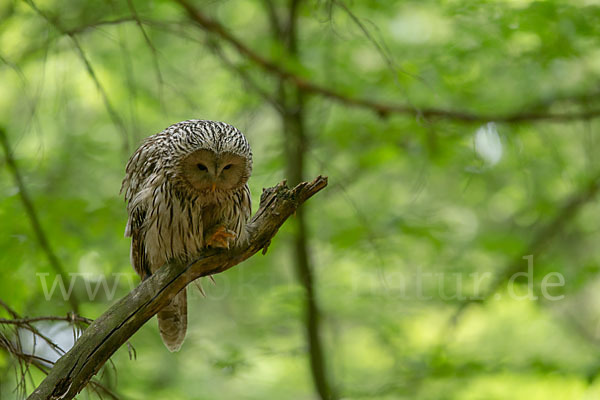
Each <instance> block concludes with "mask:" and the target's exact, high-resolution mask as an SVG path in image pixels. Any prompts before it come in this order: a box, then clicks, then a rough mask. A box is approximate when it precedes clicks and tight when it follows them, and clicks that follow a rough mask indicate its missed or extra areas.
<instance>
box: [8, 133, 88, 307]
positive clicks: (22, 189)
mask: <svg viewBox="0 0 600 400" xmlns="http://www.w3.org/2000/svg"><path fill="white" fill-rule="evenodd" d="M0 145H1V146H2V148H3V150H4V155H5V157H6V164H7V166H8V169H9V170H10V172H11V174H12V175H13V178H14V179H15V183H16V184H17V187H18V188H19V197H20V198H21V203H22V204H23V208H24V209H25V213H26V214H27V216H28V217H29V222H30V223H31V228H32V229H33V232H34V234H35V237H36V239H37V241H38V243H39V245H40V247H41V248H42V251H43V252H44V254H45V255H46V258H47V259H48V262H49V263H50V266H51V267H52V269H54V271H55V272H56V273H57V274H58V275H61V276H62V277H63V278H64V277H66V272H65V268H64V267H63V265H62V263H61V262H60V260H59V259H58V257H57V256H56V253H55V252H54V250H53V249H52V246H51V245H50V241H49V240H48V236H47V235H46V232H45V231H44V228H42V224H41V222H40V219H39V217H38V214H37V211H36V209H35V206H34V205H33V201H32V200H31V197H30V196H29V192H28V190H27V186H25V181H24V180H23V177H22V176H21V171H20V170H19V167H18V166H17V162H16V161H15V159H14V157H13V154H12V149H11V148H10V143H9V141H8V136H7V135H6V132H5V131H4V129H3V128H2V127H0ZM69 304H70V305H71V308H72V309H73V311H74V312H75V313H78V312H79V301H78V300H77V296H75V294H74V293H71V296H69Z"/></svg>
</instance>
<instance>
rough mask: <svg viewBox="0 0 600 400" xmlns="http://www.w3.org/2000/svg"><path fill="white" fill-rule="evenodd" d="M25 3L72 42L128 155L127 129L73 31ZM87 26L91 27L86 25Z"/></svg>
mask: <svg viewBox="0 0 600 400" xmlns="http://www.w3.org/2000/svg"><path fill="white" fill-rule="evenodd" d="M26 2H27V4H28V5H29V6H30V7H31V8H32V9H33V10H34V11H35V12H36V13H37V14H38V15H39V16H40V17H42V18H43V19H44V20H45V21H46V22H47V23H48V24H50V25H51V26H53V27H54V28H55V29H56V30H57V31H58V32H60V33H61V34H63V35H67V36H68V37H69V38H70V39H71V41H72V42H73V45H74V47H75V50H77V55H78V56H79V59H80V60H81V62H82V63H83V65H84V67H85V70H86V72H87V73H88V75H89V77H90V79H91V80H92V81H93V82H94V85H96V89H97V90H98V92H99V93H100V96H101V97H102V102H103V103H104V108H105V109H106V112H107V113H108V115H109V117H110V119H111V120H112V122H113V124H114V125H115V126H116V127H117V128H118V129H119V131H121V136H122V150H123V153H124V154H129V135H128V133H127V128H126V127H125V123H124V122H123V120H122V119H121V117H120V116H119V114H118V113H117V111H116V110H115V108H114V107H113V105H112V103H111V102H110V99H109V97H108V93H107V91H106V89H104V86H103V85H102V83H101V82H100V80H99V79H98V76H97V75H96V72H95V71H94V68H93V67H92V64H91V62H90V60H89V58H88V57H87V55H86V53H85V51H84V50H83V48H82V47H81V44H80V43H79V40H78V39H77V36H76V35H75V33H73V31H74V30H67V29H65V28H63V27H62V25H61V24H60V22H59V21H58V20H57V19H56V18H51V17H50V16H49V15H47V14H46V13H45V12H44V11H42V10H41V9H40V8H39V7H38V6H37V5H36V4H35V3H34V2H33V0H26ZM123 21H125V20H123V19H121V20H115V21H114V23H121V22H123ZM88 26H91V25H88ZM75 30H76V29H75Z"/></svg>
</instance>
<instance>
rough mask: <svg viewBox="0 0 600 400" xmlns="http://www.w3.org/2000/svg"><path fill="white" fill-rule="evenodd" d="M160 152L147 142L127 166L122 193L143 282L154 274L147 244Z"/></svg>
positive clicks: (134, 261) (135, 261)
mask: <svg viewBox="0 0 600 400" xmlns="http://www.w3.org/2000/svg"><path fill="white" fill-rule="evenodd" d="M149 139H150V138H149ZM158 147H159V146H158ZM156 149H157V146H156V144H155V143H152V142H151V141H150V140H146V142H145V143H144V144H142V145H141V146H140V147H139V148H138V150H137V151H136V152H135V153H134V154H133V155H132V156H131V158H130V159H129V162H128V163H127V167H126V168H125V171H126V173H125V178H124V179H123V184H122V185H121V193H125V200H126V201H127V213H128V214H129V218H128V220H127V226H126V227H125V237H131V252H130V260H131V265H132V266H133V269H134V270H135V271H136V272H137V273H138V275H140V277H142V279H146V278H147V277H148V276H150V274H151V268H150V263H149V260H148V256H147V254H146V249H145V244H144V243H145V237H146V224H145V221H146V215H147V211H148V201H147V200H148V198H149V196H148V194H149V191H150V190H149V186H150V185H151V184H152V181H153V175H155V168H156V165H157V161H158V159H159V155H158V154H157V151H156Z"/></svg>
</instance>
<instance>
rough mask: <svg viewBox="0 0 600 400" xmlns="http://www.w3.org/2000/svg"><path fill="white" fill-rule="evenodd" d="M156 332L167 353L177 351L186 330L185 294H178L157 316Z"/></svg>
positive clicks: (182, 292)
mask: <svg viewBox="0 0 600 400" xmlns="http://www.w3.org/2000/svg"><path fill="white" fill-rule="evenodd" d="M157 317H158V330H159V331H160V337H161V338H162V341H163V343H164V344H165V346H167V349H169V351H171V352H173V351H178V350H179V348H180V347H181V345H182V343H183V340H184V339H185V331H186V330H187V293H186V289H183V290H182V291H181V292H179V293H178V294H177V295H176V296H175V297H173V300H171V302H170V303H169V304H167V305H166V306H165V307H164V308H163V309H162V310H160V311H159V312H158V314H157Z"/></svg>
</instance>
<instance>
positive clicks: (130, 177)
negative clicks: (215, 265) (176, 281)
mask: <svg viewBox="0 0 600 400" xmlns="http://www.w3.org/2000/svg"><path fill="white" fill-rule="evenodd" d="M251 172H252V151H251V149H250V145H249V144H248V141H247V140H246V138H245V137H244V135H243V134H242V132H240V131H239V130H237V129H236V128H235V127H233V126H231V125H229V124H226V123H223V122H216V121H203V120H189V121H183V122H179V123H177V124H174V125H171V126H169V127H168V128H166V129H165V130H164V131H162V132H160V133H157V134H155V135H152V136H150V137H148V138H147V139H146V140H145V141H144V142H143V143H142V144H141V145H140V147H139V148H138V149H137V150H136V151H135V152H134V153H133V155H132V156H131V158H130V159H129V162H128V163H127V167H126V174H125V179H124V180H123V185H122V187H121V192H122V193H124V194H125V200H126V202H127V212H128V217H129V218H128V221H127V226H126V228H125V236H126V237H131V254H130V257H131V264H132V266H133V268H134V269H135V271H136V272H137V273H138V274H139V275H140V277H141V278H142V279H146V278H147V277H148V276H150V275H151V274H152V273H154V272H155V271H156V270H157V269H159V268H160V267H162V266H163V265H165V263H167V262H169V261H176V262H190V261H192V260H194V259H196V258H198V256H199V255H200V254H201V253H202V252H203V251H204V250H205V249H206V248H207V247H216V248H227V249H229V248H232V247H235V246H237V245H240V244H242V243H244V241H246V240H247V233H246V223H247V222H248V220H249V218H250V213H251V200H250V189H249V188H248V184H247V182H248V179H249V178H250V174H251ZM157 317H158V327H159V331H160V335H161V337H162V340H163V342H164V344H165V345H166V346H167V348H168V349H169V350H170V351H177V350H179V348H180V347H181V344H182V343H183V340H184V338H185V333H186V329H187V296H186V291H185V289H184V290H182V291H181V292H180V293H178V294H177V295H176V296H175V297H174V298H173V300H171V302H170V303H169V304H168V305H167V306H165V307H164V308H163V309H162V310H161V311H159V312H158V315H157Z"/></svg>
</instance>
